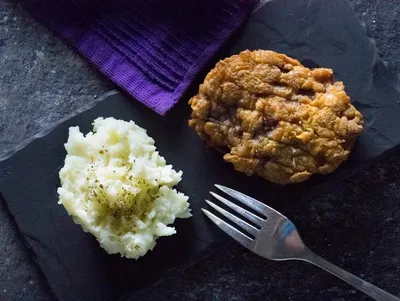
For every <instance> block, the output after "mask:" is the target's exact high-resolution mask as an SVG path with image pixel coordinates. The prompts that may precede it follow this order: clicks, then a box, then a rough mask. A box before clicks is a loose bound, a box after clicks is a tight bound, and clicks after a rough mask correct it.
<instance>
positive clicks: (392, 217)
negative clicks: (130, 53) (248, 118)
mask: <svg viewBox="0 0 400 301" xmlns="http://www.w3.org/2000/svg"><path fill="white" fill-rule="evenodd" d="M55 1H56V0H55ZM350 2H351V3H352V4H353V7H354V9H355V11H356V12H357V14H358V15H359V16H360V18H361V19H362V20H364V21H365V23H366V26H367V28H368V33H369V35H370V36H371V37H372V38H373V39H375V41H376V43H377V47H378V49H379V50H380V55H381V57H383V59H384V60H386V61H388V62H389V64H390V65H391V66H392V68H393V69H394V71H395V72H396V73H397V74H398V75H400V55H399V51H400V5H399V1H398V0H385V1H377V0H376V1H375V0H351V1H350ZM113 87H114V86H113V84H112V83H111V82H110V81H109V80H107V79H106V78H104V77H103V76H102V75H101V74H100V73H99V72H97V71H96V70H95V69H94V68H92V67H91V66H90V65H89V64H87V63H86V62H85V61H84V60H83V59H82V58H80V57H79V56H78V55H76V54H75V52H74V51H73V50H72V49H71V48H70V47H69V46H67V45H66V44H65V43H64V42H62V41H61V40H59V39H58V38H57V37H56V36H54V34H53V33H51V32H49V31H48V30H47V29H46V28H44V27H43V26H42V25H41V24H39V23H38V22H36V21H35V20H34V19H33V18H32V17H31V16H30V15H29V14H28V13H27V12H25V11H23V10H22V9H21V7H20V5H19V4H18V3H16V2H13V1H10V0H3V1H1V2H0V153H1V152H4V151H7V150H9V149H11V148H13V147H14V146H16V145H17V144H19V143H20V142H22V141H23V140H25V139H27V138H29V137H31V136H32V135H33V134H35V133H37V132H38V131H40V130H41V129H43V128H44V127H46V126H48V125H50V124H52V123H53V122H55V121H57V120H59V119H61V118H62V117H64V116H66V115H69V114H71V113H73V112H74V111H75V110H76V109H77V108H79V107H80V106H81V105H82V104H84V103H86V102H87V101H90V100H91V99H93V98H95V97H97V96H98V95H101V94H103V93H104V92H106V91H108V90H109V89H111V88H113ZM304 206H308V208H307V209H308V210H304V208H302V210H301V211H300V209H296V208H294V209H293V210H291V211H290V212H288V213H287V215H288V216H289V217H290V218H291V219H292V220H293V221H294V222H295V224H296V225H297V226H298V228H299V230H300V232H301V233H302V236H303V238H304V240H305V241H306V242H307V244H308V245H309V246H310V248H312V249H313V250H314V251H315V252H316V253H318V254H320V255H321V256H323V257H325V258H326V259H328V260H330V261H332V262H333V263H335V264H337V265H339V266H341V267H344V268H345V269H347V270H349V271H351V272H353V273H354V274H356V275H359V276H361V277H363V278H364V279H365V280H367V281H370V282H372V283H374V284H375V285H377V286H380V287H382V288H383V289H385V290H388V291H390V292H392V293H393V294H397V295H400V285H399V284H400V256H399V250H400V243H399V242H400V154H395V155H393V156H391V157H390V158H387V159H385V160H383V161H382V162H380V163H378V164H375V165H374V166H372V167H370V168H369V169H367V170H365V171H364V172H362V173H360V174H358V175H357V176H355V177H353V178H352V179H350V180H348V181H347V182H346V183H343V184H341V186H340V187H338V189H336V190H335V191H334V192H331V193H329V194H325V195H323V196H320V197H318V198H315V199H313V200H311V201H310V203H309V204H306V205H304ZM300 212H301V213H300ZM304 212H308V214H304ZM181 299H182V300H231V301H233V300H292V301H307V300H313V301H315V300H370V299H369V298H368V297H366V296H364V295H363V294H362V293H359V292H358V291H356V290H355V289H353V288H352V287H350V286H349V285H347V284H345V283H343V282H341V281H340V280H337V279H336V278H334V277H333V276H331V275H329V274H327V273H326V272H324V271H322V270H320V269H318V268H315V267H312V266H311V265H307V264H305V263H301V262H272V261H268V260H265V259H262V258H260V257H257V256H256V255H253V254H251V253H249V252H248V251H246V250H245V249H243V248H241V247H240V246H238V245H237V244H234V243H232V244H228V245H226V246H225V247H224V248H223V249H222V250H220V251H219V252H217V253H215V254H214V255H212V256H211V257H210V258H208V259H206V260H203V261H201V262H199V263H198V264H196V265H195V266H194V267H193V268H191V269H190V270H187V271H186V272H185V273H183V274H181V275H177V276H176V277H175V278H171V279H170V280H169V286H168V289H167V291H163V290H158V291H157V292H155V293H154V294H153V297H152V299H151V300H181ZM0 300H5V301H11V300H15V301H17V300H18V301H28V300H35V301H39V300H41V301H48V300H52V297H51V294H50V293H49V292H48V288H47V287H46V285H45V284H44V282H43V279H42V276H41V274H40V272H39V270H38V268H37V267H36V265H35V264H34V263H33V261H32V258H31V256H30V255H29V253H28V251H27V250H26V248H25V247H24V245H23V244H22V242H21V241H20V238H19V236H18V232H17V230H16V228H15V226H14V225H13V224H12V223H11V220H10V217H9V215H8V213H7V212H6V210H5V208H3V207H2V205H1V203H0Z"/></svg>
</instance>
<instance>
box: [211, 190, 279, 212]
mask: <svg viewBox="0 0 400 301" xmlns="http://www.w3.org/2000/svg"><path fill="white" fill-rule="evenodd" d="M215 187H217V188H218V189H219V190H221V191H223V192H225V193H226V194H227V195H230V196H231V197H233V198H234V199H236V200H238V201H240V202H242V203H243V204H245V205H247V206H249V207H250V208H252V209H254V210H255V211H257V212H258V213H261V214H263V215H265V214H266V211H267V212H268V211H273V212H275V213H277V211H276V210H275V209H273V208H271V207H269V206H267V205H265V204H263V203H261V202H260V201H257V200H256V199H253V198H252V197H249V196H247V195H245V194H243V193H241V192H239V191H236V190H233V189H231V188H228V187H225V186H222V185H218V184H215Z"/></svg>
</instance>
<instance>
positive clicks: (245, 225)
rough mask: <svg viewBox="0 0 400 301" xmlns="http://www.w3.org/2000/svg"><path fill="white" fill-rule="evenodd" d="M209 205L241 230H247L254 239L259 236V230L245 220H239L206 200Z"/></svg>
mask: <svg viewBox="0 0 400 301" xmlns="http://www.w3.org/2000/svg"><path fill="white" fill-rule="evenodd" d="M206 202H207V204H208V205H210V206H211V207H213V208H214V209H215V210H217V211H218V212H219V213H221V214H222V215H224V216H225V217H227V218H228V219H230V220H231V221H232V222H234V223H235V224H236V225H238V226H239V227H240V228H242V229H243V230H245V231H246V232H247V233H249V234H251V235H253V236H254V237H255V236H256V235H257V232H258V229H257V228H255V227H253V226H252V225H250V224H248V223H246V222H245V221H244V220H242V219H240V218H238V217H237V216H235V215H233V214H231V213H230V212H228V211H226V210H225V209H222V208H221V207H219V206H217V205H215V204H214V203H212V202H210V201H209V200H206Z"/></svg>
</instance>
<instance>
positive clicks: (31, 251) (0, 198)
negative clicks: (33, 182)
mask: <svg viewBox="0 0 400 301" xmlns="http://www.w3.org/2000/svg"><path fill="white" fill-rule="evenodd" d="M0 163H1V162H0ZM0 202H1V203H3V206H4V208H5V211H6V212H7V213H8V214H9V216H10V220H11V223H12V224H13V225H14V227H15V229H17V231H16V236H17V237H18V238H19V239H20V240H21V241H22V243H23V245H24V246H25V247H26V249H27V251H28V256H30V257H31V258H32V259H33V261H34V263H35V266H36V267H35V268H36V270H37V271H38V272H39V275H40V276H41V278H42V279H43V283H44V285H45V286H46V287H47V288H48V292H49V293H50V295H51V296H52V298H53V299H54V300H58V298H57V297H56V294H55V292H54V291H53V289H52V287H51V285H50V282H49V280H48V279H47V276H46V274H45V272H44V271H43V269H42V267H41V265H40V264H39V261H38V260H37V257H36V252H35V251H34V249H33V248H32V246H31V244H30V243H29V242H28V240H27V238H26V236H25V235H24V234H23V233H22V231H21V230H20V228H19V226H18V223H17V221H16V219H15V217H14V214H13V213H12V212H11V210H10V208H9V207H8V203H7V201H6V199H5V198H4V197H3V195H2V194H1V192H0Z"/></svg>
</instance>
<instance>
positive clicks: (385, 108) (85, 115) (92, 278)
mask: <svg viewBox="0 0 400 301" xmlns="http://www.w3.org/2000/svg"><path fill="white" fill-rule="evenodd" d="M246 48H249V49H257V48H263V49H273V50H276V51H280V52H284V53H287V54H288V55H291V56H293V57H295V58H297V59H299V60H303V61H304V62H305V63H307V64H314V65H315V64H316V65H320V66H325V67H331V68H333V69H334V70H335V72H336V74H337V77H338V78H339V79H340V80H343V81H344V82H345V85H346V89H347V91H348V93H349V95H350V96H351V97H352V100H353V101H354V103H355V105H356V106H357V107H358V108H359V109H360V110H361V111H362V113H363V114H364V116H365V117H366V131H365V132H364V134H363V136H362V137H361V138H360V139H359V140H358V143H357V145H356V147H355V149H354V152H353V154H352V156H351V158H350V159H349V161H348V162H346V163H345V164H344V165H343V166H342V167H341V168H340V169H339V170H338V171H337V172H335V173H334V174H332V175H330V176H323V177H322V176H321V177H314V178H313V179H312V180H311V181H308V182H306V183H303V184H299V185H292V186H288V187H280V186H277V185H274V184H270V183H267V182H266V181H264V180H262V179H260V178H256V177H253V178H248V177H246V176H244V175H242V174H240V173H238V172H234V171H233V168H232V167H231V166H230V165H229V164H226V163H224V162H223V160H222V158H221V155H220V154H219V153H217V152H216V151H214V150H212V149H208V148H206V147H205V146H204V144H203V143H202V142H201V141H200V139H198V137H197V136H196V135H195V133H194V132H193V131H192V130H191V129H190V128H189V127H188V126H187V119H188V116H189V108H188V105H187V104H186V100H183V101H182V102H181V103H180V104H179V105H178V106H177V107H176V108H174V109H173V110H172V112H170V114H168V116H167V117H161V116H158V115H156V114H155V113H153V112H151V111H149V110H148V109H146V108H144V107H143V106H141V105H140V104H138V103H136V102H134V101H132V100H131V99H128V98H126V97H124V96H123V95H121V94H119V93H111V94H109V95H107V96H105V97H104V98H103V99H102V100H100V101H99V102H98V103H95V104H92V105H90V106H89V107H88V108H85V110H84V111H82V112H80V113H79V114H78V115H76V116H75V117H72V118H70V119H67V120H64V121H63V122H62V123H60V124H58V125H56V126H54V127H53V128H52V129H49V130H48V131H45V132H42V133H40V134H39V135H36V136H35V137H33V139H31V140H30V141H29V142H27V143H25V144H24V145H21V146H20V147H18V149H16V150H14V151H13V152H12V153H8V154H6V155H5V156H3V157H2V158H0V161H1V162H0V192H1V195H2V198H3V199H4V200H5V201H6V202H7V205H8V208H9V210H10V212H11V214H12V216H13V217H14V219H15V222H16V223H17V225H18V228H19V230H20V232H21V234H22V237H23V239H24V240H25V241H26V242H27V245H28V247H29V248H30V249H31V250H32V254H33V256H34V258H35V260H36V261H37V262H38V264H39V265H40V267H41V269H42V271H43V272H44V275H45V276H46V278H47V280H48V283H49V284H50V287H51V288H52V290H53V292H54V294H55V297H56V298H57V299H58V300H68V301H71V300H100V301H102V300H111V299H117V298H120V297H124V296H125V298H126V299H132V300H144V299H146V294H148V293H151V289H154V286H152V287H151V289H149V285H150V284H151V283H154V282H155V281H157V280H159V282H158V284H157V285H162V279H163V277H165V276H166V275H167V274H168V273H170V272H171V269H176V268H177V267H182V266H187V265H188V264H189V263H193V262H194V261H196V260H198V259H199V258H200V257H201V256H204V254H206V253H207V252H212V251H213V250H215V248H216V247H217V246H218V245H219V244H221V243H224V242H226V241H227V237H226V236H225V235H224V234H223V233H221V232H220V231H218V230H217V229H216V228H215V227H214V226H213V225H211V223H209V222H208V221H207V220H206V219H205V218H204V216H203V215H202V214H201V212H200V208H201V207H202V206H204V202H203V200H204V199H205V198H206V197H207V196H208V191H210V190H212V189H213V183H220V184H225V185H227V186H231V187H234V188H236V189H238V190H241V191H243V192H244V193H247V194H250V195H252V196H254V197H256V198H258V199H260V200H263V201H265V202H266V203H268V204H270V205H272V206H274V207H275V208H276V209H278V210H281V211H283V212H285V211H286V210H287V209H288V208H290V207H291V206H293V205H294V204H296V203H298V202H304V201H306V199H307V198H310V197H312V195H314V194H316V193H318V192H320V191H323V190H325V189H328V188H330V187H331V186H332V185H334V184H336V183H337V182H338V181H340V180H342V179H343V178H344V177H346V176H349V175H350V174H351V173H353V172H356V171H358V170H359V169H360V168H362V167H363V166H365V165H366V164H369V163H371V162H372V161H374V160H377V159H378V158H379V157H381V156H383V155H386V154H388V153H389V152H390V151H393V150H395V149H397V148H398V146H399V145H400V135H399V133H400V122H398V121H397V119H398V118H397V116H399V114H400V105H399V104H398V101H399V95H398V94H397V91H396V87H395V85H394V84H393V83H392V81H391V76H390V73H389V72H388V70H387V68H386V67H385V65H384V64H383V62H382V61H381V60H380V59H379V57H378V56H377V51H376V48H375V46H374V44H373V43H371V41H370V40H369V39H368V37H367V36H366V34H365V31H364V28H363V27H362V26H361V25H360V23H359V21H358V20H357V18H356V17H355V16H354V14H353V12H352V10H351V8H350V6H349V5H348V3H347V2H346V1H344V0H335V1H323V0H320V1H304V0H298V1H293V0H276V1H272V2H270V3H268V4H267V5H266V6H264V7H263V8H262V9H261V10H259V11H258V12H256V13H255V14H254V15H253V16H252V17H251V20H250V21H249V23H248V24H247V26H246V27H245V28H244V30H243V31H242V32H241V33H240V37H239V39H238V40H236V43H235V45H234V46H233V47H232V48H231V50H230V52H231V53H237V52H238V51H240V50H242V49H246ZM193 91H194V90H193ZM98 116H103V117H107V116H113V117H116V118H120V119H125V120H134V121H135V122H136V123H137V124H139V125H140V126H143V127H145V128H146V129H147V130H148V133H149V134H150V135H151V136H152V137H154V139H155V140H156V145H157V147H158V149H159V151H160V152H161V154H162V155H163V156H165V157H166V159H167V161H168V163H170V164H173V165H174V167H175V168H176V169H181V170H183V172H184V177H183V180H182V182H181V184H180V185H179V189H180V190H181V191H183V192H184V193H186V194H187V195H189V197H190V201H191V208H192V211H193V218H191V219H188V220H180V221H178V222H177V224H176V226H177V230H178V234H177V235H174V236H172V237H168V238H162V239H160V240H159V242H158V244H157V246H156V248H155V250H154V251H152V252H150V253H149V254H148V255H146V256H145V257H144V258H141V259H140V260H138V261H134V260H126V259H121V258H119V257H118V256H110V255H107V254H106V253H105V252H103V251H102V250H101V249H100V248H99V247H98V244H97V242H96V241H95V239H94V238H93V237H92V236H91V235H89V234H85V233H83V231H81V229H80V227H79V226H77V225H75V224H74V223H73V222H72V220H71V218H70V217H69V216H67V214H66V212H65V210H64V209H63V208H62V207H61V206H59V205H57V194H56V188H57V187H58V185H59V180H58V171H59V169H60V167H61V166H62V164H63V160H64V156H65V151H64V148H63V143H64V142H65V141H66V139H67V134H68V127H70V126H74V125H79V126H80V128H81V130H82V131H83V132H88V131H89V130H90V129H91V122H92V121H93V119H95V118H96V117H98ZM11 155H12V156H11ZM145 287H147V289H144V290H141V291H139V290H140V289H143V288H145ZM125 298H124V299H125Z"/></svg>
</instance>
